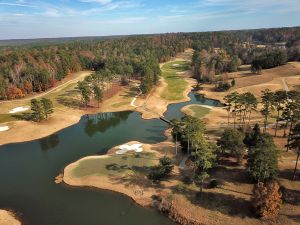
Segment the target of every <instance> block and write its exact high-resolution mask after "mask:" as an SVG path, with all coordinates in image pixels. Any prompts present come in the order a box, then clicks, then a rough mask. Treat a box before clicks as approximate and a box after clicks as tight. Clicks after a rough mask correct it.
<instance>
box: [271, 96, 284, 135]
mask: <svg viewBox="0 0 300 225" xmlns="http://www.w3.org/2000/svg"><path fill="white" fill-rule="evenodd" d="M286 101H287V92H286V91H276V92H275V93H274V106H275V109H276V111H277V117H276V126H275V135H274V136H275V137H276V136H277V129H278V122H279V120H280V112H281V111H282V110H283V109H284V105H285V104H286Z"/></svg>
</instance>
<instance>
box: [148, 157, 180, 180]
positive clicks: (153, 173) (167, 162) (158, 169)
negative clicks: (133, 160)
mask: <svg viewBox="0 0 300 225" xmlns="http://www.w3.org/2000/svg"><path fill="white" fill-rule="evenodd" d="M173 167H174V166H173V165H172V160H171V159H170V158H168V157H163V158H161V159H160V160H159V165H157V166H153V167H151V169H150V172H149V174H148V178H149V179H150V180H152V181H153V182H155V183H158V182H160V181H161V180H162V179H164V178H166V177H167V176H169V175H170V174H171V172H172V170H173Z"/></svg>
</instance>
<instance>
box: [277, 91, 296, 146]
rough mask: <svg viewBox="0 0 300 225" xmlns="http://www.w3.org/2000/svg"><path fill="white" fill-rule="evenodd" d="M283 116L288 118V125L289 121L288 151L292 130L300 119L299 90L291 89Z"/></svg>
mask: <svg viewBox="0 0 300 225" xmlns="http://www.w3.org/2000/svg"><path fill="white" fill-rule="evenodd" d="M281 117H282V118H284V119H285V120H286V125H287V124H288V123H289V124H290V126H289V135H288V139H287V145H286V147H287V149H286V150H287V151H288V150H289V141H290V135H291V131H292V129H293V126H294V124H295V123H296V122H297V121H299V120H300V92H297V91H289V92H288V102H287V104H286V107H285V109H284V110H283V113H282V116H281Z"/></svg>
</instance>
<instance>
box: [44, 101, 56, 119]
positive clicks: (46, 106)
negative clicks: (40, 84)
mask: <svg viewBox="0 0 300 225" xmlns="http://www.w3.org/2000/svg"><path fill="white" fill-rule="evenodd" d="M41 103H42V105H43V107H44V111H45V117H46V119H48V117H49V115H50V114H52V113H53V112H54V110H53V103H52V101H51V100H50V99H47V98H42V100H41Z"/></svg>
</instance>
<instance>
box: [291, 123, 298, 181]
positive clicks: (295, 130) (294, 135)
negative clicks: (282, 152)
mask: <svg viewBox="0 0 300 225" xmlns="http://www.w3.org/2000/svg"><path fill="white" fill-rule="evenodd" d="M288 145H289V146H288V147H289V148H292V149H296V150H297V158H296V164H295V169H294V173H293V180H295V178H296V173H297V166H298V161H299V155H300V122H298V123H297V124H296V125H295V126H294V127H293V129H292V131H291V134H290V136H289V143H288Z"/></svg>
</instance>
